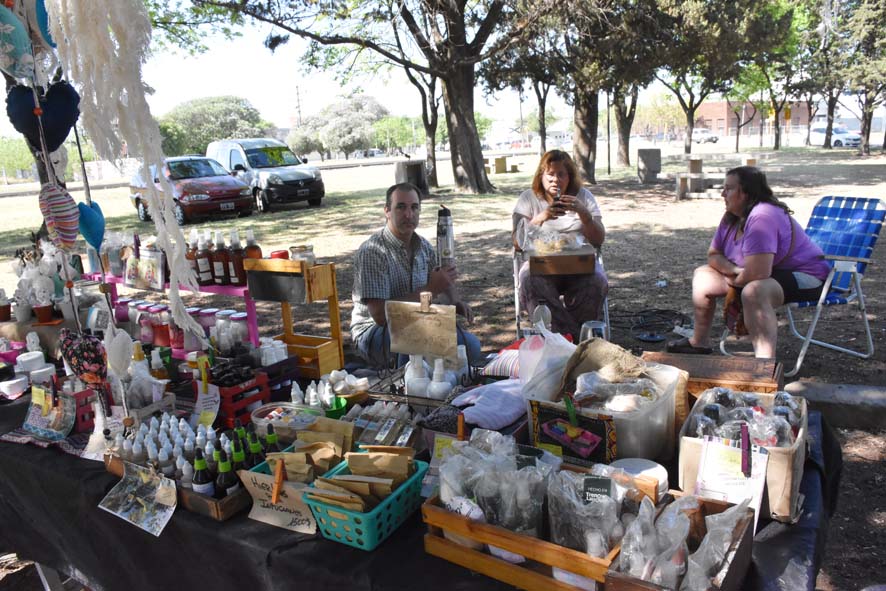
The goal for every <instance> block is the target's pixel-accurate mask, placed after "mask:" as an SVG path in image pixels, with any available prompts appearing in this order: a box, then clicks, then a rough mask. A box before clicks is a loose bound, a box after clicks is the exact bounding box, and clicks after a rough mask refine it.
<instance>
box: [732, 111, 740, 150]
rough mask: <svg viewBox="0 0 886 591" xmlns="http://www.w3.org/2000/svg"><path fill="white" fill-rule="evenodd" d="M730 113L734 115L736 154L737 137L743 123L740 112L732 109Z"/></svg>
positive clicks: (736, 148) (736, 146) (736, 147)
mask: <svg viewBox="0 0 886 591" xmlns="http://www.w3.org/2000/svg"><path fill="white" fill-rule="evenodd" d="M732 114H733V115H735V153H736V154H738V139H739V138H740V137H741V128H742V127H743V125H742V120H741V113H739V112H738V111H732Z"/></svg>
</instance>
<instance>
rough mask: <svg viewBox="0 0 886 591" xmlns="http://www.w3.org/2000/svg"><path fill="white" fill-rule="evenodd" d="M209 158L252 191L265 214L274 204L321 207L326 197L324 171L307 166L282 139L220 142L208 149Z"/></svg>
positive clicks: (257, 206)
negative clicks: (301, 204) (287, 203)
mask: <svg viewBox="0 0 886 591" xmlns="http://www.w3.org/2000/svg"><path fill="white" fill-rule="evenodd" d="M206 156H208V157H209V158H213V159H215V160H217V161H219V162H221V164H222V166H224V167H225V168H226V169H228V170H229V171H230V172H231V174H233V175H234V176H235V177H237V178H238V179H240V180H241V181H243V182H244V183H246V184H247V185H249V186H250V187H251V188H252V194H253V197H254V198H255V207H256V209H258V211H261V212H265V211H269V210H270V209H271V204H272V203H284V202H294V201H307V202H308V205H311V206H317V205H320V201H321V200H322V199H323V197H324V196H325V195H326V188H325V187H324V185H323V177H322V176H321V175H320V171H319V170H318V169H317V168H316V167H314V166H307V161H306V160H304V161H303V160H300V159H299V158H298V156H296V155H295V154H293V153H292V150H290V149H289V147H288V146H287V145H286V144H284V143H283V142H281V141H280V140H275V139H271V138H248V139H232V140H219V141H217V142H211V143H210V144H209V146H207V147H206Z"/></svg>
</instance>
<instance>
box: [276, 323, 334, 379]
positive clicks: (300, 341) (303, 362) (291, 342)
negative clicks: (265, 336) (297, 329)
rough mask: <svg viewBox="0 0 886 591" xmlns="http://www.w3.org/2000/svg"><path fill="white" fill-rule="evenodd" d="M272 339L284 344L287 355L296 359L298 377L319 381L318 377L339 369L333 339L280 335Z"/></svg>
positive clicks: (302, 335) (301, 335)
mask: <svg viewBox="0 0 886 591" xmlns="http://www.w3.org/2000/svg"><path fill="white" fill-rule="evenodd" d="M274 339H276V340H278V341H283V342H284V343H286V346H287V349H288V350H289V355H291V356H293V357H297V358H298V362H297V365H298V371H299V376H300V377H304V378H310V379H313V380H319V379H320V376H322V375H324V374H327V373H330V372H331V371H333V370H336V369H341V360H340V358H339V345H338V342H337V341H336V340H335V339H332V338H329V337H315V336H311V335H306V334H293V335H282V334H281V335H277V336H275V337H274Z"/></svg>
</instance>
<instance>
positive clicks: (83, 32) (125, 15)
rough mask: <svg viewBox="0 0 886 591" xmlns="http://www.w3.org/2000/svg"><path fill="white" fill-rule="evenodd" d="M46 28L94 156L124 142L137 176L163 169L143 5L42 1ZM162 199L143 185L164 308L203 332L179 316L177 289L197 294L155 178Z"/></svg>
mask: <svg viewBox="0 0 886 591" xmlns="http://www.w3.org/2000/svg"><path fill="white" fill-rule="evenodd" d="M45 4H46V9H47V12H48V23H49V26H48V29H49V34H50V36H51V38H52V39H53V40H54V41H55V43H56V46H57V49H56V50H57V52H58V59H59V62H60V63H61V66H62V67H63V68H64V70H65V74H66V78H67V79H69V80H72V81H73V82H74V83H75V84H76V85H77V86H78V88H79V89H80V97H81V100H80V111H81V118H80V120H81V122H82V124H83V127H84V128H85V129H86V132H87V133H88V134H89V137H90V139H91V140H92V141H93V143H94V145H95V148H96V151H97V152H98V154H99V155H101V156H102V157H103V158H105V159H108V160H114V159H115V158H117V157H118V155H119V154H120V152H121V149H122V145H123V144H122V142H123V141H125V142H126V145H127V147H128V149H129V152H130V154H133V155H135V156H136V157H138V158H140V159H141V173H142V176H143V178H150V177H151V176H152V175H151V173H150V170H151V167H152V166H154V167H156V168H155V169H156V170H161V169H162V164H163V158H164V156H163V151H162V149H161V147H160V141H161V138H160V129H159V128H158V126H157V123H156V121H155V120H154V118H153V117H152V116H151V111H150V108H149V107H148V103H147V100H146V98H145V86H144V83H143V82H142V79H141V72H142V64H143V63H144V62H145V60H146V59H147V56H148V52H149V47H150V41H151V25H150V19H149V17H148V12H147V9H146V8H145V3H144V1H143V0H114V1H113V2H93V1H83V0H46V1H45ZM160 182H161V184H162V185H163V193H162V194H160V193H158V191H157V190H156V187H155V186H154V184H153V183H148V189H149V190H148V193H147V202H148V208H149V210H150V211H151V217H152V219H153V220H154V225H155V226H156V230H157V247H158V248H160V249H161V250H162V251H163V252H164V253H165V254H166V260H167V261H168V263H169V270H170V279H169V293H168V297H169V303H170V310H171V312H172V316H173V319H174V321H175V323H176V325H178V326H181V327H183V328H186V329H190V330H192V331H194V332H197V333H198V334H199V332H200V331H201V330H202V329H201V328H200V326H199V325H198V324H197V323H196V321H194V320H193V318H191V316H190V315H188V314H187V313H186V312H185V305H184V303H183V302H182V299H181V295H180V293H179V285H184V286H187V287H188V288H190V289H193V290H194V291H196V290H197V283H196V278H195V277H194V274H193V272H192V271H191V269H190V267H189V265H188V262H187V260H186V259H185V253H186V251H187V243H186V241H185V237H184V234H183V233H182V230H181V228H180V227H179V225H178V222H177V221H176V219H175V213H174V201H173V199H172V193H173V191H172V187H170V186H169V183H168V181H167V180H166V179H165V178H164V177H163V175H160Z"/></svg>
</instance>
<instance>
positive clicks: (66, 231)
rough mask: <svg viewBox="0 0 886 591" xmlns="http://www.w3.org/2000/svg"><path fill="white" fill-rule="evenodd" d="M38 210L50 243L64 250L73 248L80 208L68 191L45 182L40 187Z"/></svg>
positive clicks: (78, 225) (78, 224)
mask: <svg viewBox="0 0 886 591" xmlns="http://www.w3.org/2000/svg"><path fill="white" fill-rule="evenodd" d="M40 211H41V212H42V213H43V219H44V220H46V231H47V233H48V234H49V239H50V240H51V241H52V243H53V244H55V245H56V246H57V247H58V248H59V249H60V250H63V251H65V252H70V251H71V250H73V248H74V243H75V242H76V240H77V232H78V231H79V229H80V210H79V208H78V207H77V204H76V203H74V199H73V198H72V197H71V195H70V193H68V192H67V191H66V190H64V189H62V188H61V187H59V186H58V185H56V184H55V183H46V184H45V185H43V188H41V189H40Z"/></svg>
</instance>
